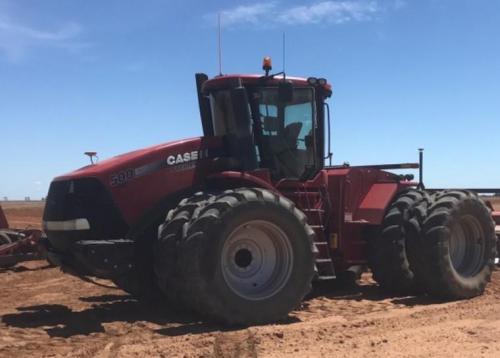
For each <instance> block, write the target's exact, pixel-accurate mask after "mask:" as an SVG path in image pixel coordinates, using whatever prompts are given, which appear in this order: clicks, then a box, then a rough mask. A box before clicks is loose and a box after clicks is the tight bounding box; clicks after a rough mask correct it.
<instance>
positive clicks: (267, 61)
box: [262, 56, 273, 76]
mask: <svg viewBox="0 0 500 358" xmlns="http://www.w3.org/2000/svg"><path fill="white" fill-rule="evenodd" d="M262 69H263V70H264V71H266V76H267V75H268V74H269V71H271V70H272V69H273V63H272V60H271V57H269V56H266V57H264V60H262Z"/></svg>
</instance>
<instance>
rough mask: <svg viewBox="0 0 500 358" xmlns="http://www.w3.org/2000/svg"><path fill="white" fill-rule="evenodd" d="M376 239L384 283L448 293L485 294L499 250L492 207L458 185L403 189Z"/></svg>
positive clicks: (378, 275)
mask: <svg viewBox="0 0 500 358" xmlns="http://www.w3.org/2000/svg"><path fill="white" fill-rule="evenodd" d="M373 244H374V245H373V246H372V252H373V256H372V270H373V273H374V278H375V279H376V280H377V281H378V283H379V284H380V286H381V287H383V288H385V289H388V290H389V291H391V292H393V293H394V292H395V293H398V294H414V293H421V292H426V293H428V294H430V295H432V296H436V297H440V298H445V299H464V298H470V297H474V296H477V295H480V294H482V293H483V292H484V289H485V287H486V285H487V283H488V282H489V281H490V278H491V273H492V270H493V267H494V260H495V257H496V254H497V253H496V247H497V245H496V235H495V226H494V223H493V220H492V218H491V213H490V211H489V209H488V208H487V206H486V205H485V204H484V203H483V202H482V201H481V200H480V198H479V197H478V196H477V195H476V194H474V193H471V192H468V191H458V190H450V191H443V192H438V193H435V194H433V195H432V196H429V195H428V194H426V193H425V192H423V191H419V190H415V189H410V190H409V191H406V192H403V193H401V194H400V195H399V196H398V197H397V198H396V199H395V200H394V202H393V204H392V205H391V206H390V208H389V210H388V211H387V213H386V215H385V218H384V221H383V225H382V231H381V235H380V236H379V237H378V238H376V239H375V240H374V241H373Z"/></svg>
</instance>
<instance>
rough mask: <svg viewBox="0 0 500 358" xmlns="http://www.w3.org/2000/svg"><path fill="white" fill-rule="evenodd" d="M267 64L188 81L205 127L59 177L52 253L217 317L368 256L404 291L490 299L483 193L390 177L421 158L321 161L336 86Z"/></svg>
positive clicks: (264, 305) (247, 316) (294, 300)
mask: <svg viewBox="0 0 500 358" xmlns="http://www.w3.org/2000/svg"><path fill="white" fill-rule="evenodd" d="M270 67H271V66H270V63H269V60H268V59H265V61H264V70H266V72H265V75H221V76H217V77H214V78H212V79H209V78H208V77H207V76H206V75H205V74H197V75H196V84H197V90H198V99H199V107H200V114H201V122H202V126H203V132H204V136H203V137H198V138H191V139H184V140H179V141H175V142H170V143H165V144H160V145H157V146H154V147H150V148H146V149H141V150H137V151H134V152H131V153H127V154H123V155H119V156H117V157H114V158H111V159H108V160H104V161H101V162H99V163H97V164H91V165H89V166H86V167H83V168H81V169H78V170H76V171H74V172H72V173H69V174H66V175H63V176H59V177H57V178H55V179H54V181H53V182H52V184H51V186H50V190H49V193H48V196H47V203H46V208H45V212H44V218H43V219H44V229H45V231H46V233H47V237H48V240H47V241H46V242H45V245H46V248H47V251H48V257H49V260H50V261H51V262H52V263H54V264H57V265H59V266H61V267H62V268H63V270H65V271H67V272H70V273H73V274H76V275H79V276H94V277H100V278H108V279H111V280H113V281H114V282H115V283H116V284H117V286H118V287H120V288H122V289H123V290H125V291H127V292H129V293H131V294H134V295H137V296H139V297H150V296H151V295H155V294H156V293H157V292H161V293H162V294H163V297H164V299H165V300H166V301H167V302H169V303H176V304H179V305H183V306H184V307H187V308H189V309H191V310H194V311H196V312H199V313H200V314H201V315H203V316H205V317H207V318H208V319H213V320H216V321H220V322H223V323H226V324H259V323H265V322H271V321H276V320H279V319H282V318H283V317H285V316H286V315H287V314H288V313H289V312H290V311H291V310H292V309H294V308H296V307H297V306H298V305H299V304H300V302H301V301H302V299H303V298H304V296H305V295H306V294H307V293H308V292H309V290H310V289H311V283H312V281H314V280H330V279H334V278H336V277H337V276H338V275H339V274H342V273H345V272H346V271H347V270H349V269H352V268H353V267H358V266H363V265H368V266H369V267H370V268H371V270H372V271H373V274H374V277H375V279H376V280H377V282H378V283H379V284H380V286H381V287H383V288H384V289H387V290H389V291H391V292H394V293H398V294H410V293H418V292H427V293H428V294H432V295H436V296H440V297H445V298H450V299H462V298H468V297H473V296H476V295H480V294H481V293H483V291H484V289H485V286H486V284H487V282H488V281H489V279H490V276H491V272H492V269H493V265H494V259H495V256H496V236H495V226H494V222H493V220H492V216H491V212H490V210H489V209H488V208H487V206H486V205H485V204H484V203H483V202H482V201H481V200H480V199H479V198H478V197H477V196H476V194H474V193H472V192H469V191H457V190H452V191H441V192H435V193H430V192H426V191H425V190H424V189H423V185H421V183H417V182H414V181H413V176H411V175H396V174H394V173H392V172H389V171H387V170H395V169H407V168H418V167H419V165H418V163H410V164H393V165H372V166H350V165H347V164H345V165H340V166H331V165H330V166H325V164H324V163H325V159H328V158H330V159H331V153H330V149H329V147H330V118H329V109H328V104H327V103H326V100H327V99H328V98H329V97H330V96H331V94H332V90H331V86H330V85H329V84H328V83H327V81H326V80H325V79H323V78H314V77H309V78H307V79H304V78H295V77H287V76H285V74H284V73H278V74H270V73H269V71H270V69H271V68H270ZM325 143H327V148H326V149H327V150H325V146H326V145H325ZM325 152H326V155H325Z"/></svg>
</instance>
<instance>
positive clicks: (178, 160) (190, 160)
mask: <svg viewBox="0 0 500 358" xmlns="http://www.w3.org/2000/svg"><path fill="white" fill-rule="evenodd" d="M212 156H213V154H212ZM208 157H209V153H208V149H203V150H197V151H191V152H185V153H179V154H172V155H169V156H168V157H167V158H166V159H162V160H160V161H156V162H151V163H147V164H144V165H142V166H140V167H137V168H130V169H126V170H122V171H120V172H118V173H114V174H112V175H111V178H110V179H111V180H110V184H111V186H117V185H122V184H125V183H127V182H129V181H130V180H132V179H135V178H138V177H142V176H144V175H147V174H150V173H153V172H155V171H157V170H160V169H171V170H174V171H182V170H187V169H190V168H193V167H194V166H195V165H196V162H197V161H198V160H200V159H205V158H208Z"/></svg>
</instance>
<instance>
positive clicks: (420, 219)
mask: <svg viewBox="0 0 500 358" xmlns="http://www.w3.org/2000/svg"><path fill="white" fill-rule="evenodd" d="M435 198H436V195H435V194H431V195H424V196H423V198H422V199H421V200H420V201H418V202H416V203H415V205H413V207H412V208H411V209H410V211H409V213H408V220H407V221H406V222H405V232H406V255H407V258H408V263H409V264H410V269H411V271H412V272H413V275H414V277H413V280H414V282H415V283H414V286H415V287H416V288H417V291H418V293H424V292H425V291H426V286H427V283H426V279H425V277H427V275H428V267H429V266H428V263H427V257H426V254H425V250H424V243H423V240H422V236H423V235H422V227H423V225H424V221H425V219H426V218H427V214H428V211H429V207H430V206H431V205H432V203H434V201H435Z"/></svg>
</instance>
